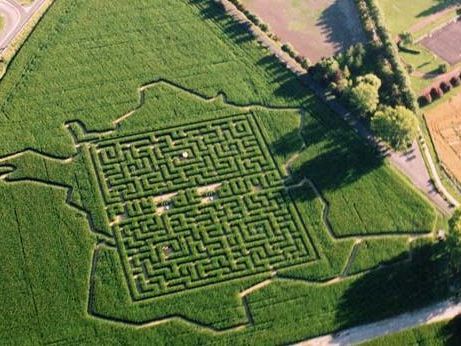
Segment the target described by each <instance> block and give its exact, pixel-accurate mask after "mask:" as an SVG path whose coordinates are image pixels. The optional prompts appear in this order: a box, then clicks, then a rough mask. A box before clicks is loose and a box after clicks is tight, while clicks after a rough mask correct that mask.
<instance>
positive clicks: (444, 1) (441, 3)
mask: <svg viewBox="0 0 461 346" xmlns="http://www.w3.org/2000/svg"><path fill="white" fill-rule="evenodd" d="M456 5H461V0H436V3H435V4H434V5H432V6H431V7H429V8H427V9H425V10H424V11H422V12H421V13H419V14H418V15H417V16H416V17H417V18H421V17H427V16H430V15H432V14H435V13H437V12H440V11H443V10H446V9H447V8H449V7H451V6H456Z"/></svg>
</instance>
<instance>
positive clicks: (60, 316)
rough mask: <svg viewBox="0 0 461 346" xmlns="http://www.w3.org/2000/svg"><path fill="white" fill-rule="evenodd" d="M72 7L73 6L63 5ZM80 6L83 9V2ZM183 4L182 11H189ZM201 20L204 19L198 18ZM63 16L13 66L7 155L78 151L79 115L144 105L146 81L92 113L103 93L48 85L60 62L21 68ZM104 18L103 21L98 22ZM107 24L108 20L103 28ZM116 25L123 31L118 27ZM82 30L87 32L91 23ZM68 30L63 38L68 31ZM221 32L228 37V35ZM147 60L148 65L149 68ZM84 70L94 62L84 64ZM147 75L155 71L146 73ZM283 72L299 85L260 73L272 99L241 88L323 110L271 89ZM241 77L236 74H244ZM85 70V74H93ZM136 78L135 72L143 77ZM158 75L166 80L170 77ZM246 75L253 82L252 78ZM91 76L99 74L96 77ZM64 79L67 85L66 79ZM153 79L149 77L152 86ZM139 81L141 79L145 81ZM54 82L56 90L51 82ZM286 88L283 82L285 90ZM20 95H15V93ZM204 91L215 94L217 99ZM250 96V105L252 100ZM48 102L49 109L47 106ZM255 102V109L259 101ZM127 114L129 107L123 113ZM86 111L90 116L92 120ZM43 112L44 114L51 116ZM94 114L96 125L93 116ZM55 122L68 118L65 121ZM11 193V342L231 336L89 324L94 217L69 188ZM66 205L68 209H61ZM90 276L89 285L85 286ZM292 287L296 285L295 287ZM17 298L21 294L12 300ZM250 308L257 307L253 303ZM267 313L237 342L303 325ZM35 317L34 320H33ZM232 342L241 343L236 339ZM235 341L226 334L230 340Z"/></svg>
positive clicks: (172, 327) (31, 186)
mask: <svg viewBox="0 0 461 346" xmlns="http://www.w3.org/2000/svg"><path fill="white" fill-rule="evenodd" d="M174 3H178V4H183V2H179V1H177V2H172V1H170V2H168V4H170V5H171V4H174ZM204 3H206V2H204ZM62 4H67V3H65V2H62ZM162 4H163V3H162ZM78 5H79V6H82V7H83V5H82V4H81V3H80V4H78ZM93 5H95V4H93ZM60 6H61V7H59V8H58V7H53V11H58V10H59V9H62V8H64V5H60ZM113 6H116V4H115V5H114V4H113ZM213 6H214V5H213ZM180 7H182V5H181V6H180ZM56 8H57V10H56ZM170 10H171V9H170ZM116 12H118V11H116ZM122 12H123V11H122ZM69 13H70V12H69ZM192 13H194V15H197V13H196V12H192ZM57 15H58V12H55V13H54V14H51V12H50V14H49V16H47V17H45V18H44V21H43V23H41V24H40V26H39V27H38V28H37V31H36V32H34V34H33V36H31V38H30V40H29V41H28V42H27V44H26V45H25V46H24V48H23V49H22V50H21V52H20V54H19V55H18V57H17V60H18V61H17V62H16V61H15V62H14V63H13V64H12V65H11V69H10V72H9V73H8V74H7V77H5V78H6V80H8V78H10V80H9V82H5V84H3V83H2V84H0V88H1V89H2V91H1V92H2V93H3V92H6V93H7V94H8V96H7V97H6V99H7V101H5V103H4V105H3V107H2V110H3V111H4V114H5V118H7V119H8V120H6V121H2V123H1V130H2V133H4V134H5V136H6V141H5V143H6V146H5V147H2V150H3V151H5V154H9V153H11V152H16V151H18V150H21V149H24V148H29V147H33V148H38V149H42V150H44V151H46V152H48V153H52V154H55V155H57V156H63V154H64V155H65V154H68V153H73V151H74V149H73V148H72V146H71V145H70V144H69V143H71V139H70V138H68V134H67V133H65V132H64V131H67V129H65V128H64V127H63V125H62V124H63V123H64V120H65V121H68V120H70V119H69V117H71V119H74V118H78V119H83V120H88V124H89V126H90V128H98V127H99V128H101V127H103V128H106V127H108V126H110V125H111V123H112V121H113V118H110V117H115V116H118V115H119V114H123V113H124V112H125V111H127V110H129V109H131V108H133V106H134V105H135V104H136V102H137V101H136V99H137V94H136V92H135V90H136V89H137V88H138V86H139V85H141V84H142V83H138V84H136V85H134V82H132V83H133V84H132V85H131V86H133V89H130V88H129V87H126V85H127V84H126V83H125V82H124V83H125V84H124V83H114V84H117V87H115V88H113V89H110V90H107V89H104V88H102V91H101V90H100V91H101V95H104V97H101V95H100V98H95V97H89V98H88V99H87V101H88V103H89V104H90V105H92V107H93V109H91V108H87V109H83V110H82V109H79V108H78V107H80V106H82V105H84V103H83V99H84V98H85V97H88V96H91V95H92V94H94V91H91V95H89V91H85V92H84V93H83V94H82V95H79V96H78V97H81V98H82V100H80V101H78V100H77V99H76V98H75V97H76V95H75V94H73V93H74V92H75V90H76V89H75V88H70V90H66V91H65V93H64V95H67V96H66V97H64V99H66V98H67V100H69V101H73V102H76V101H78V102H80V104H75V103H74V104H72V105H71V106H70V105H69V104H66V103H65V102H64V99H63V98H62V93H61V95H60V96H61V98H60V97H59V96H58V92H57V90H58V89H59V88H61V86H59V85H55V84H54V83H56V82H58V81H60V80H58V79H57V76H54V79H53V78H51V81H48V80H46V78H45V79H40V76H41V77H44V76H46V75H47V71H48V70H47V67H48V68H51V67H52V64H50V65H47V64H45V63H43V62H41V63H40V61H39V60H34V59H32V60H28V64H27V68H26V69H25V70H22V71H21V66H22V67H24V65H21V61H20V60H21V59H25V60H27V58H21V57H22V56H26V57H27V56H28V54H30V53H31V52H33V48H34V47H33V44H34V43H33V42H40V40H39V38H37V37H36V36H39V35H40V32H45V31H46V29H49V28H47V27H46V25H50V24H49V23H50V22H51V23H53V22H52V19H53V18H54V17H53V16H57ZM69 15H70V14H69ZM72 15H75V13H74V12H72ZM112 15H113V14H112ZM193 19H194V18H193V17H192V18H189V20H191V21H193ZM98 20H102V19H101V18H98ZM111 20H112V18H111ZM216 20H219V17H218V19H216V18H215V19H214V20H213V21H211V20H210V19H208V20H207V21H210V26H212V25H215V23H216V22H215V21H216ZM223 20H224V22H225V23H230V21H229V20H228V19H226V18H224V19H223ZM80 24H81V23H80ZM98 24H101V23H99V22H98ZM107 24H111V25H113V23H107ZM221 28H222V27H221ZM79 29H80V30H81V26H80V27H79ZM57 30H58V32H59V33H60V34H61V35H64V33H65V31H66V30H70V29H68V28H66V29H64V26H63V27H58V29H57ZM61 30H62V31H63V32H61ZM209 30H210V34H211V33H215V34H216V33H218V34H219V32H220V30H221V29H219V30H218V29H209ZM152 31H154V32H155V28H152ZM238 32H240V33H243V34H242V36H243V38H244V40H243V41H244V42H242V43H239V45H240V44H242V45H243V44H245V39H247V38H246V35H245V34H244V31H243V30H242V31H238ZM156 34H157V33H156ZM220 35H222V33H221V34H220ZM227 35H229V36H231V35H230V34H229V33H226V34H225V35H224V36H225V37H227ZM227 40H228V41H227V42H233V43H232V44H235V43H236V42H235V41H236V39H235V38H234V39H231V40H229V39H227ZM66 43H68V42H66ZM49 44H50V45H51V46H50V47H46V48H47V49H50V50H51V48H53V47H52V45H53V42H52V41H50V42H49ZM246 44H247V45H248V47H249V48H251V49H250V52H251V54H253V56H262V57H263V58H265V56H264V55H263V52H261V50H260V49H259V48H258V47H257V45H256V44H255V43H254V42H253V41H248V42H247V43H246ZM228 45H231V43H228ZM30 46H32V48H30ZM42 48H43V47H42ZM61 48H62V47H61ZM101 49H103V48H101ZM28 51H29V53H28ZM47 53H49V54H51V53H52V52H51V51H47ZM60 53H61V54H63V56H68V55H67V54H69V53H66V54H64V53H65V52H64V51H62V50H61V51H60ZM92 54H93V53H92ZM51 55H52V54H51ZM46 56H48V54H46ZM35 58H36V57H35ZM43 59H45V58H43ZM77 59H78V57H77ZM137 63H139V61H138V62H137ZM252 63H253V64H254V65H258V63H257V62H255V59H253V62H252ZM266 65H268V66H266ZM83 66H86V65H85V64H83ZM136 66H137V65H136ZM250 66H253V65H250ZM261 66H262V67H261ZM87 67H88V66H87ZM35 68H37V69H35ZM40 68H41V70H40ZM144 68H146V67H145V66H144ZM274 69H275V71H278V73H279V74H281V75H282V76H279V75H277V78H281V80H284V78H286V79H285V82H284V83H288V85H292V86H293V85H298V84H297V81H296V80H294V79H293V78H292V76H291V75H290V74H288V75H286V73H285V72H284V71H283V70H281V67H280V66H279V65H278V63H276V62H274V61H273V60H272V59H268V60H267V59H265V60H264V61H263V63H262V64H259V67H258V68H256V70H257V71H259V72H258V73H256V72H255V74H257V75H259V76H262V77H260V78H261V79H260V80H259V82H257V83H259V85H258V87H259V86H260V85H261V86H264V85H266V86H265V88H262V89H261V90H263V91H262V92H263V93H264V92H266V93H267V94H266V95H261V94H260V93H261V90H260V89H259V88H258V87H255V86H254V85H253V86H251V85H252V82H254V81H253V80H251V79H250V80H248V78H249V76H250V74H248V76H247V75H245V74H247V73H249V72H248V70H245V71H244V72H242V74H241V80H240V81H239V83H242V81H244V82H243V84H241V85H245V86H247V87H248V88H249V90H253V94H252V95H250V96H251V97H252V98H253V101H255V103H261V102H262V103H265V104H268V103H273V104H282V105H286V104H288V105H300V104H304V107H307V108H309V107H310V106H311V105H312V104H315V101H314V100H312V98H311V96H310V95H309V96H307V97H304V96H303V97H300V98H296V97H293V96H292V95H291V94H289V93H287V94H281V93H280V91H279V90H278V89H277V88H275V90H273V89H274V87H273V86H270V87H268V86H267V85H269V84H270V82H271V81H272V80H273V79H275V78H276V74H275V73H274ZM89 70H91V69H89ZM17 71H20V75H19V77H17V78H19V80H21V84H19V85H17V86H15V87H13V88H11V89H9V88H8V83H12V80H13V79H14V78H13V77H8V76H10V73H11V75H14V74H16V75H17V73H18V72H17ZM137 71H139V70H137ZM217 71H219V70H217ZM232 71H233V72H234V73H235V71H234V70H232ZM261 71H263V72H261ZM61 72H62V71H61ZM82 73H85V71H84V70H83V69H82ZM111 73H113V71H111ZM125 73H126V72H125ZM130 73H131V72H130ZM133 73H134V74H135V72H133ZM158 73H159V74H161V73H160V72H158ZM211 74H213V73H211ZM216 74H218V75H219V72H215V75H216ZM243 75H245V77H244V76H243ZM207 76H208V74H207ZM287 76H288V77H287ZM290 76H291V77H290ZM106 77H107V76H106ZM35 78H37V79H38V81H39V83H40V85H41V87H43V89H37V90H36V91H38V93H36V94H34V92H31V90H35V89H34V88H37V86H38V84H36V83H37V82H38V81H37V80H34V79H35ZM61 78H62V76H61ZM85 78H90V77H89V76H86V77H85ZM144 78H145V76H144ZM180 78H184V77H178V79H180ZM216 78H218V77H216ZM251 78H253V77H251ZM62 79H63V80H65V79H66V78H62ZM152 79H155V78H152ZM152 79H151V78H150V77H149V80H152ZM68 81H69V80H68ZM26 82H27V83H26ZM73 82H75V80H72V81H69V83H73ZM79 82H81V83H82V85H81V86H80V88H82V87H83V85H85V83H84V82H82V81H79ZM136 82H138V80H137V81H136ZM183 82H184V80H183ZM207 82H208V80H206V81H205V80H202V81H201V83H203V84H201V85H199V86H198V87H197V86H196V85H194V82H191V81H189V82H187V81H186V82H185V83H184V84H185V85H192V87H191V88H195V87H197V89H199V90H200V89H201V91H202V92H203V90H206V91H208V92H209V95H215V94H216V92H214V91H212V90H211V89H219V87H216V86H214V87H209V86H208V87H207V86H206V84H207ZM226 82H227V81H226ZM24 83H26V84H24ZM46 83H49V84H48V85H47V84H46ZM99 83H100V81H97V82H96V83H94V84H92V85H93V87H97V88H100V87H101V85H100V84H99ZM108 84H111V83H108ZM199 84H200V83H199ZM224 84H226V83H224V81H219V82H217V83H216V85H224ZM278 85H280V83H279V84H278ZM74 87H75V86H74ZM4 88H5V89H4ZM228 88H229V87H228V86H227V84H226V86H225V87H223V89H224V91H225V93H226V95H227V97H228V98H229V99H234V98H235V99H236V100H237V101H238V102H237V103H241V104H244V103H245V100H243V99H240V100H238V99H239V98H241V97H242V95H240V94H237V89H236V90H234V91H233V92H231V91H229V90H228ZM252 88H254V89H252ZM298 88H299V89H298ZM53 89H54V91H53ZM88 89H91V88H88ZM226 89H227V90H226ZM295 89H296V90H302V92H299V93H298V94H301V93H305V92H306V91H305V90H303V89H301V88H300V87H299V85H298V86H297V87H296V88H295ZM5 90H7V91H5ZM8 90H9V91H8ZM12 90H14V92H12ZM98 90H99V89H98ZM264 90H266V91H264ZM43 91H48V92H49V94H47V95H46V97H45V96H43V95H40V93H41V92H43ZM111 92H115V93H116V96H117V97H119V96H121V97H122V98H123V97H124V96H123V95H121V93H122V94H123V93H126V95H128V94H129V96H128V97H127V99H129V102H126V103H123V102H122V104H118V103H116V102H115V103H114V104H112V103H111V101H112V100H111V97H115V96H111V95H110V93H111ZM204 93H205V94H208V93H207V92H204ZM271 93H274V95H276V96H271V95H272V94H271ZM242 94H243V93H242ZM250 94H251V93H250ZM69 95H70V96H69ZM126 95H125V96H126ZM232 95H234V96H232ZM27 96H30V97H31V98H30V103H31V104H32V103H33V102H38V104H35V103H34V104H33V107H32V108H28V109H26V108H21V107H22V106H21V103H23V102H25V99H27ZM243 97H244V98H250V97H249V96H248V94H247V95H245V96H243ZM15 98H16V100H15ZM259 98H260V99H261V100H263V101H261V102H259V100H260V99H259ZM39 100H42V101H39ZM43 100H44V101H43ZM9 102H11V104H9ZM40 102H42V103H41V104H40ZM43 102H44V103H43ZM99 102H101V105H100V108H99V109H97V108H98V107H97V105H96V104H97V103H99ZM71 103H72V102H71ZM248 103H249V104H251V102H248ZM17 107H19V108H17ZM73 107H77V108H73ZM112 107H114V108H117V111H115V109H112ZM91 110H94V111H95V112H94V113H93V112H92V111H91ZM118 110H120V112H119V111H118ZM61 111H62V113H61ZM66 112H67V114H66ZM87 112H88V113H87ZM106 112H107V113H106ZM83 114H86V115H85V116H83ZM98 114H99V115H98ZM103 114H104V115H103ZM42 115H44V116H43V117H42ZM93 115H94V116H95V118H93V117H92V116H93ZM19 116H21V117H23V118H24V121H22V122H21V123H18V122H16V121H15V119H18V117H19ZM55 117H56V118H58V119H57V120H56V119H55ZM98 117H99V120H98ZM108 118H109V119H108ZM14 129H16V130H15V131H16V132H13V133H11V131H13V130H14ZM19 131H20V132H19ZM19 133H21V137H17V136H18V135H19ZM18 138H21V140H20V141H17V139H18ZM13 139H14V140H13ZM1 193H2V201H4V202H3V203H2V205H5V208H2V210H1V212H2V218H1V220H2V221H1V222H2V225H5V227H2V231H3V232H4V235H2V238H7V239H8V241H7V242H6V243H5V244H10V245H11V247H9V248H8V250H5V251H4V252H3V251H2V255H3V256H4V257H3V259H4V263H7V268H6V269H5V272H4V273H5V276H7V277H8V278H9V279H11V280H8V281H6V280H5V281H3V287H2V291H3V292H6V293H5V294H3V297H4V300H3V301H2V302H1V306H2V308H3V307H5V310H4V311H5V315H4V316H3V319H2V320H3V323H2V324H1V326H2V328H1V334H2V336H4V337H5V340H11V341H12V342H15V343H16V342H17V343H23V344H26V343H33V342H34V341H37V340H42V341H44V342H45V341H46V342H54V341H60V342H64V343H65V342H75V340H79V341H81V343H88V344H92V343H97V341H98V340H99V341H104V342H109V341H110V340H116V339H119V340H121V341H123V340H132V339H130V338H133V337H138V338H142V340H143V341H146V342H148V341H149V340H151V341H152V340H154V339H153V338H156V339H155V340H156V341H157V342H159V341H160V342H164V343H168V342H171V341H172V340H173V339H174V341H175V342H181V341H183V342H184V341H188V342H194V340H195V341H197V342H199V341H202V342H205V341H207V340H208V341H210V340H214V341H218V342H225V340H226V339H225V338H223V336H219V337H218V336H212V335H213V334H212V333H211V334H210V333H209V334H203V333H201V332H200V331H201V330H202V329H200V327H199V326H194V325H190V324H187V323H186V324H184V323H178V322H176V321H167V322H166V323H165V324H164V325H162V326H161V327H160V326H156V327H155V328H151V329H146V330H143V331H136V334H134V332H133V331H132V330H130V329H127V328H124V327H122V326H114V325H111V324H106V323H103V322H99V321H95V320H92V319H91V318H90V319H89V318H88V317H90V316H87V315H86V302H87V298H88V297H87V296H88V291H87V290H88V285H89V281H90V280H89V278H88V268H89V267H90V266H91V248H92V247H93V244H94V242H95V238H94V236H91V235H90V234H89V232H88V230H87V221H86V219H85V218H84V217H83V216H82V215H80V216H79V215H75V211H74V210H73V209H72V208H69V207H68V206H66V205H65V204H64V201H65V200H66V193H65V191H62V190H60V189H58V190H57V189H54V188H50V187H49V186H43V185H40V184H35V183H33V182H24V183H21V184H15V185H9V184H3V183H1ZM57 201H61V202H60V203H57ZM43 249H49V251H43ZM82 278H87V279H86V280H82ZM293 286H295V285H293ZM339 286H341V287H342V288H340V289H338V291H337V292H339V295H338V297H339V296H340V293H341V292H344V286H343V285H338V286H336V285H332V287H339ZM50 287H53V292H50ZM269 287H271V286H269ZM288 287H292V286H291V285H288ZM323 291H324V288H323V287H322V286H319V287H317V288H314V289H312V290H310V289H309V290H307V291H304V290H302V291H300V293H301V296H302V297H304V299H305V300H307V301H309V300H311V299H314V297H315V295H316V294H323V293H319V292H323ZM12 292H13V293H14V294H12ZM312 292H315V293H312ZM327 296H328V294H325V295H324V297H325V298H326V297H327ZM280 297H281V296H280ZM280 297H279V298H280ZM332 297H333V296H332ZM280 301H281V300H280ZM293 302H294V301H293ZM325 302H328V304H331V301H329V299H326V300H325ZM249 304H250V308H251V302H250V303H249ZM15 306H23V309H22V310H21V311H20V313H18V311H17V310H16V309H15ZM288 306H289V308H287V311H290V309H291V308H292V307H293V306H292V303H290V304H288ZM332 308H334V307H332ZM313 309H314V310H313V311H317V312H320V311H321V310H322V309H324V307H321V306H318V305H316V306H314V307H313ZM316 309H318V310H316ZM239 311H240V312H239V313H238V316H240V318H241V317H242V316H243V315H242V310H241V307H239ZM257 311H258V314H257V316H253V317H252V318H253V319H254V323H255V326H256V327H254V328H248V329H247V330H246V331H245V332H236V333H235V338H236V339H235V340H236V341H237V342H238V340H240V342H243V340H244V338H248V337H250V338H255V342H257V343H261V342H264V340H265V338H269V339H270V337H273V336H274V335H275V334H276V332H277V330H278V328H283V329H287V332H289V331H290V330H291V329H292V328H298V327H294V326H295V324H292V326H293V327H289V328H287V323H289V321H290V319H286V320H285V319H279V320H278V321H279V322H280V323H279V324H278V327H276V328H275V329H274V330H273V331H272V330H270V328H271V327H270V326H269V324H268V323H267V320H266V319H265V318H261V316H270V313H271V311H267V314H266V313H265V312H264V311H265V310H264V308H261V306H258V309H257ZM293 311H294V310H293ZM31 312H33V313H32V314H31ZM315 315H316V314H315V313H314V314H313V315H312V314H311V315H309V314H307V315H306V316H305V318H307V317H309V316H310V317H309V318H310V319H313V318H315ZM330 318H331V316H330ZM362 318H364V319H366V318H367V317H366V316H365V315H364V316H363V317H362ZM10 320H14V325H13V326H8V328H6V327H5V326H6V324H5V323H6V322H7V321H10ZM26 325H27V326H28V328H30V329H28V330H29V333H27V334H25V333H24V332H23V330H24V326H26ZM336 327H337V326H336V325H335V324H334V323H333V322H331V324H328V325H326V328H325V327H322V326H321V325H320V324H315V323H314V324H313V326H312V327H311V328H310V329H309V330H306V329H300V331H299V332H297V333H296V334H293V335H292V336H287V332H285V333H282V334H280V336H279V338H280V339H279V340H280V342H283V341H284V340H288V339H292V338H294V337H298V336H300V334H303V335H302V336H308V334H315V333H323V332H325V331H327V330H328V329H329V328H333V329H334V328H336ZM96 330H97V332H96ZM172 333H174V337H173V336H172V335H173V334H172ZM240 333H242V334H240ZM296 335H297V336H296ZM227 336H229V337H231V338H234V336H233V335H227ZM227 336H225V337H226V338H227ZM240 337H242V339H239V338H240ZM207 338H211V339H207ZM214 338H218V339H214ZM266 340H267V339H266Z"/></svg>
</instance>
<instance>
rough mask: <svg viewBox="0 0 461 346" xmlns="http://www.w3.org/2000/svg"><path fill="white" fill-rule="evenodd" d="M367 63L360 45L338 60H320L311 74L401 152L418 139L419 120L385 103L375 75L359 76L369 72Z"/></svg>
mask: <svg viewBox="0 0 461 346" xmlns="http://www.w3.org/2000/svg"><path fill="white" fill-rule="evenodd" d="M370 62H372V60H371V59H370V54H369V53H368V52H367V50H366V49H365V48H364V46H363V45H361V44H359V45H356V46H354V47H351V48H350V49H349V50H347V51H346V52H345V53H343V54H339V55H338V56H337V57H333V58H328V59H323V60H321V61H320V62H319V63H318V64H317V65H316V66H315V67H313V68H312V70H311V74H312V77H313V78H314V79H315V80H316V81H317V82H319V83H321V84H323V85H324V86H325V87H328V88H329V89H330V90H331V91H332V92H333V93H334V94H336V96H338V97H339V98H340V99H341V100H342V101H343V102H344V103H345V104H347V105H348V107H349V108H351V109H353V110H354V111H355V112H356V113H358V114H360V115H361V116H362V117H363V118H364V119H365V120H366V121H367V122H368V121H369V123H370V127H371V129H372V130H373V131H374V132H375V133H376V134H377V135H378V136H379V137H380V138H382V139H383V140H385V141H386V142H387V143H389V145H390V146H392V147H393V148H394V149H396V150H404V149H406V148H407V147H408V145H409V144H410V143H411V142H413V140H414V139H415V138H416V137H417V135H418V119H417V118H416V115H415V114H414V112H413V111H412V110H410V109H408V108H407V107H405V106H403V105H399V104H394V103H390V102H386V101H385V100H386V97H385V96H384V93H383V83H382V80H381V79H380V78H379V77H378V76H377V75H376V74H374V73H371V72H368V73H365V74H360V72H366V71H370V68H369V66H372V64H371V63H370ZM390 73H392V72H390ZM383 99H384V101H383Z"/></svg>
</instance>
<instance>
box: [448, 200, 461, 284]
mask: <svg viewBox="0 0 461 346" xmlns="http://www.w3.org/2000/svg"><path fill="white" fill-rule="evenodd" d="M448 226H449V230H448V236H447V242H446V246H447V250H448V269H449V275H452V276H454V277H458V276H459V275H460V274H461V209H457V210H456V211H455V212H454V214H453V216H452V218H451V219H450V221H449V223H448Z"/></svg>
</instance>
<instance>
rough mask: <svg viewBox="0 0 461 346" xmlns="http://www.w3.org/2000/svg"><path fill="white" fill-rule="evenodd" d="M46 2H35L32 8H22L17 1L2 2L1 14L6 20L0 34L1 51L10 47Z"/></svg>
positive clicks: (1, 0) (0, 2)
mask: <svg viewBox="0 0 461 346" xmlns="http://www.w3.org/2000/svg"><path fill="white" fill-rule="evenodd" d="M45 1H46V0H35V1H34V3H33V4H32V5H30V6H21V5H20V4H19V3H17V2H16V1H15V0H0V13H1V14H2V15H3V16H4V18H5V27H4V28H3V30H2V31H1V32H0V51H2V50H4V49H5V48H6V47H8V45H9V44H10V43H11V41H13V39H14V38H15V37H16V36H17V35H18V34H19V33H20V32H21V30H22V29H23V28H24V26H25V25H26V24H27V22H28V21H29V20H30V19H31V18H32V16H33V15H34V14H35V12H37V11H38V10H39V9H40V7H41V6H42V5H43V3H44V2H45Z"/></svg>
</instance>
